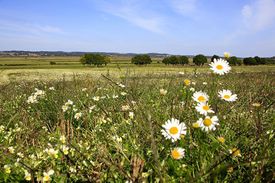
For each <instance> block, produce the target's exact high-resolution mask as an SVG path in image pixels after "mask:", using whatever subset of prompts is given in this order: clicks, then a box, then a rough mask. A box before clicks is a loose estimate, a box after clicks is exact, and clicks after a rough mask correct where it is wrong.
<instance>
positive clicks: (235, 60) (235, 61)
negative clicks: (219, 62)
mask: <svg viewBox="0 0 275 183" xmlns="http://www.w3.org/2000/svg"><path fill="white" fill-rule="evenodd" d="M228 62H229V64H230V65H237V64H238V58H237V57H235V56H232V57H230V58H229V59H228Z"/></svg>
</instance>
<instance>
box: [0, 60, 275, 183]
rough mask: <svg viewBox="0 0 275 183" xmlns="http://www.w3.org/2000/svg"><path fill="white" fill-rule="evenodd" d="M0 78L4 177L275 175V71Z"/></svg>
mask: <svg viewBox="0 0 275 183" xmlns="http://www.w3.org/2000/svg"><path fill="white" fill-rule="evenodd" d="M207 67H208V68H207V69H208V71H207V72H201V73H200V72H195V71H194V72H192V73H184V72H181V73H174V74H172V73H171V74H169V75H161V74H152V73H148V74H147V75H142V76H141V75H138V74H127V73H124V74H121V75H120V76H119V77H114V76H112V75H108V74H102V75H101V76H100V77H99V78H96V79H95V78H91V77H86V78H78V77H74V78H73V79H72V80H66V78H64V79H63V80H57V81H52V82H45V81H39V80H37V81H32V82H27V81H26V82H22V81H21V82H10V83H8V84H5V85H0V89H1V90H0V154H1V156H0V182H273V181H274V179H275V176H274V175H275V174H274V169H273V167H274V157H275V154H274V125H275V108H274V103H275V100H274V99H275V79H274V78H275V73H274V72H265V73H260V72H259V73H241V72H238V73H237V72H235V70H234V68H231V66H230V65H229V64H228V62H227V61H226V60H224V59H215V60H214V62H212V63H211V64H210V65H208V66H207Z"/></svg>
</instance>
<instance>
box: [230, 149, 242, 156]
mask: <svg viewBox="0 0 275 183" xmlns="http://www.w3.org/2000/svg"><path fill="white" fill-rule="evenodd" d="M231 151H232V155H233V156H241V151H240V150H239V149H237V148H233V149H232V150H231Z"/></svg>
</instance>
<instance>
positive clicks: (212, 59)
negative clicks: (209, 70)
mask: <svg viewBox="0 0 275 183" xmlns="http://www.w3.org/2000/svg"><path fill="white" fill-rule="evenodd" d="M219 58H220V57H219V56H218V55H213V56H212V57H211V62H214V59H219Z"/></svg>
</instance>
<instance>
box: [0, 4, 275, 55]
mask: <svg viewBox="0 0 275 183" xmlns="http://www.w3.org/2000/svg"><path fill="white" fill-rule="evenodd" d="M0 50H33V51H38V50H49V51H56V50H61V51H106V52H120V53H128V52H135V53H148V52H160V53H170V54H199V53H202V54H206V55H213V54H218V55H222V54H223V52H224V51H228V52H230V53H232V54H233V55H237V56H255V55H259V56H273V55H275V0H0Z"/></svg>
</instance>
